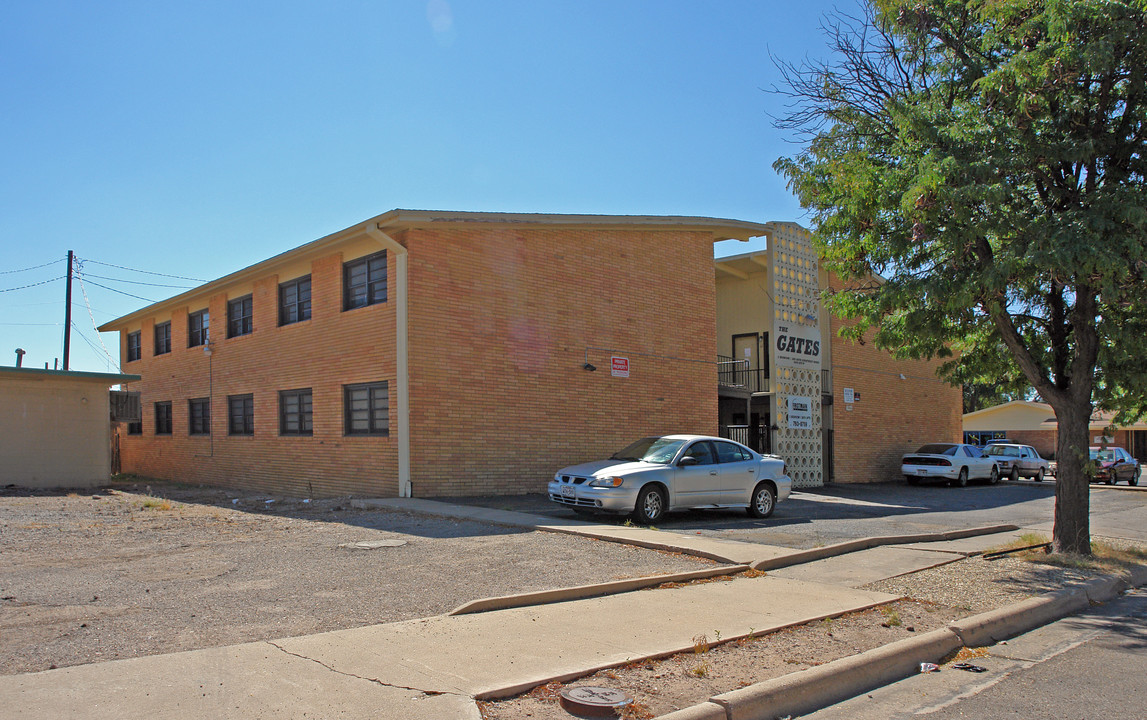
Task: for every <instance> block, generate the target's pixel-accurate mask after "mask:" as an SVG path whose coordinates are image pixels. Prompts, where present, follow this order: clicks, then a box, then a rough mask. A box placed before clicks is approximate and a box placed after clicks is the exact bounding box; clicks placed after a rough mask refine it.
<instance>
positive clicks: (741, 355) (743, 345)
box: [733, 333, 761, 392]
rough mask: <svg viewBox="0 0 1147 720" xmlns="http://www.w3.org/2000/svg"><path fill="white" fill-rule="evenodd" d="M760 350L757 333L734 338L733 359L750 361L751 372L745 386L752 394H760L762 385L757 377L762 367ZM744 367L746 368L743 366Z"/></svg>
mask: <svg viewBox="0 0 1147 720" xmlns="http://www.w3.org/2000/svg"><path fill="white" fill-rule="evenodd" d="M760 348H761V340H760V337H759V336H758V335H757V333H747V334H745V335H734V336H733V359H734V360H747V361H748V368H749V372H748V377H747V378H746V379H745V385H747V386H748V388H749V390H750V391H751V392H759V391H760V389H761V388H760V383H759V382H758V381H757V375H759V373H758V372H757V370H758V369H759V368H760V367H761V366H760V359H761V352H760ZM742 367H744V366H743V365H742Z"/></svg>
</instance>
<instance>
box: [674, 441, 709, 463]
mask: <svg viewBox="0 0 1147 720" xmlns="http://www.w3.org/2000/svg"><path fill="white" fill-rule="evenodd" d="M687 457H689V458H695V459H696V460H697V463H696V464H697V465H712V464H713V463H715V462H716V460H714V459H713V450H712V448H710V447H709V441H708V440H702V441H701V442H695V443H693V444H692V445H690V446H689V449H688V450H686V451H685V455H684V456H682V460H684V459H685V458H687Z"/></svg>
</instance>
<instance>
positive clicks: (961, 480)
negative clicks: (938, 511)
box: [952, 467, 968, 487]
mask: <svg viewBox="0 0 1147 720" xmlns="http://www.w3.org/2000/svg"><path fill="white" fill-rule="evenodd" d="M952 487H968V468H966V467H962V468H960V474H959V475H958V476H957V477H956V479H955V480H953V481H952Z"/></svg>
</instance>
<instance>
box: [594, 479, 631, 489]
mask: <svg viewBox="0 0 1147 720" xmlns="http://www.w3.org/2000/svg"><path fill="white" fill-rule="evenodd" d="M623 482H625V481H624V480H623V479H622V478H619V477H603V478H594V479H593V480H590V481H589V486H590V487H621V483H623Z"/></svg>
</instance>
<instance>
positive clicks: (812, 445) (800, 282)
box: [769, 223, 824, 488]
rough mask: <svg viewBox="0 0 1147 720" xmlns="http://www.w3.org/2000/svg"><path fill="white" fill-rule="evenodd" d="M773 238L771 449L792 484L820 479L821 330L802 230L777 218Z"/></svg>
mask: <svg viewBox="0 0 1147 720" xmlns="http://www.w3.org/2000/svg"><path fill="white" fill-rule="evenodd" d="M777 228H778V229H777V232H776V234H775V235H774V236H773V238H772V243H771V247H770V248H769V250H770V254H771V260H770V263H771V265H772V274H773V300H774V303H773V334H772V337H773V340H772V342H773V347H772V348H771V352H770V356H771V362H772V366H773V367H772V377H773V378H775V380H774V381H773V388H774V393H773V411H772V416H773V423H774V424H775V425H776V426H777V429H776V430H774V431H773V432H774V436H773V452H775V453H776V454H778V455H780V456H781V457H782V458H784V459H785V461H786V462H788V466H789V475H790V476H791V477H792V479H793V487H798V488H799V487H820V486H821V485H823V484H824V466H823V461H824V456H823V453H822V445H821V442H822V441H821V438H822V435H821V426H822V410H821V373H820V370H821V355H822V353H821V347H820V345H821V336H820V305H821V303H820V283H819V280H818V277H819V273H818V272H817V265H818V258H817V254H816V250H815V249H814V247H813V244H812V236H811V235H810V234H809V232H808V231H807V230H805V229H804V228H802V227H800V226H799V225H794V224H791V223H778V225H777Z"/></svg>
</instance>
